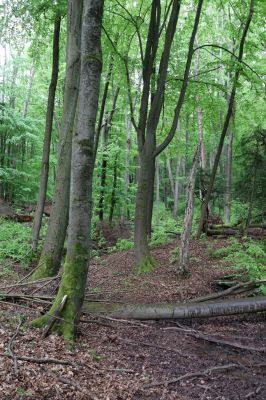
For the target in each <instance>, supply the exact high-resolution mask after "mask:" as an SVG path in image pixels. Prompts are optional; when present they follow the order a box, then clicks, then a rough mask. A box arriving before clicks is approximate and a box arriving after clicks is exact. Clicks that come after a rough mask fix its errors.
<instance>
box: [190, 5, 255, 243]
mask: <svg viewBox="0 0 266 400" xmlns="http://www.w3.org/2000/svg"><path fill="white" fill-rule="evenodd" d="M253 13H254V0H250V5H249V13H248V16H247V20H246V23H245V26H244V28H243V33H242V37H241V40H240V45H239V52H238V56H237V62H238V63H237V65H236V71H235V75H234V79H233V86H232V90H231V94H230V98H229V101H228V109H227V114H226V117H225V121H224V125H223V129H222V133H221V137H220V141H219V145H218V149H217V152H216V156H215V160H214V165H213V168H212V173H211V177H210V182H209V186H208V191H207V194H206V196H205V198H204V201H203V204H202V208H201V216H200V220H199V226H198V231H197V238H199V237H200V235H201V232H202V228H203V226H204V221H205V216H206V212H207V208H208V204H209V201H210V198H211V193H212V190H213V186H214V181H215V176H216V172H217V168H218V166H219V161H220V157H221V153H222V150H223V144H224V139H225V136H226V133H227V129H228V126H229V123H230V119H231V116H232V113H233V107H234V100H235V95H236V89H237V85H238V79H239V76H240V72H241V62H242V58H243V53H244V45H245V40H246V37H247V34H248V30H249V26H250V23H251V20H252V16H253Z"/></svg>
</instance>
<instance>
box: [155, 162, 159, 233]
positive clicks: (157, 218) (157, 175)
mask: <svg viewBox="0 0 266 400" xmlns="http://www.w3.org/2000/svg"><path fill="white" fill-rule="evenodd" d="M159 222H160V164H159V159H158V158H157V160H156V225H159Z"/></svg>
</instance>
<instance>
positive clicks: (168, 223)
mask: <svg viewBox="0 0 266 400" xmlns="http://www.w3.org/2000/svg"><path fill="white" fill-rule="evenodd" d="M178 232H181V226H180V224H179V223H178V222H177V221H176V220H175V219H174V218H173V217H172V216H171V214H170V213H169V211H167V210H165V209H164V210H162V212H160V221H159V224H157V225H155V224H154V225H153V232H152V237H151V240H150V246H151V247H154V246H159V245H161V244H165V243H168V242H170V241H171V240H172V239H173V236H172V235H173V234H175V233H178Z"/></svg>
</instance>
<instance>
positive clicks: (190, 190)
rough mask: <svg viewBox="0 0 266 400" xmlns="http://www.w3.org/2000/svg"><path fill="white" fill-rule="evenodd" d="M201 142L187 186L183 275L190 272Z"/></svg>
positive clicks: (182, 261) (182, 262)
mask: <svg viewBox="0 0 266 400" xmlns="http://www.w3.org/2000/svg"><path fill="white" fill-rule="evenodd" d="M200 151H201V149H200V144H199V145H198V146H197V148H196V151H195V154H194V157H193V162H192V167H191V171H190V176H189V181H188V186H187V201H186V208H185V218H184V223H183V226H184V229H183V232H182V234H181V246H180V259H179V272H180V273H181V274H182V275H185V274H187V273H188V264H189V240H190V235H191V228H192V220H193V198H194V190H195V181H196V172H197V163H198V158H199V155H200Z"/></svg>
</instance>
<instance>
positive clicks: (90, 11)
mask: <svg viewBox="0 0 266 400" xmlns="http://www.w3.org/2000/svg"><path fill="white" fill-rule="evenodd" d="M72 5H73V3H72V1H70V2H69V6H72ZM79 5H80V8H81V6H82V2H80V4H79ZM71 12H72V10H71V11H70V13H71ZM102 15H103V0H84V1H83V17H82V30H81V66H80V84H79V95H78V104H77V111H76V123H75V128H74V136H73V144H72V165H71V190H70V214H69V234H68V243H67V255H66V261H65V265H64V272H63V276H62V279H61V283H60V287H59V291H58V293H57V296H56V298H55V301H54V303H53V305H52V307H51V309H50V311H49V312H48V313H47V314H46V315H44V316H42V317H40V318H39V319H37V320H35V321H33V325H34V326H43V325H45V324H46V323H47V321H48V320H49V318H50V316H51V315H52V314H53V313H54V312H55V310H56V309H57V308H58V305H59V304H60V303H61V302H62V300H63V299H64V300H65V299H66V303H65V305H64V308H63V310H62V312H61V316H62V319H61V320H60V321H58V322H57V324H56V327H55V329H56V330H58V331H60V332H61V333H62V334H63V336H64V337H65V338H66V339H68V340H71V339H73V338H74V334H75V326H76V324H77V322H78V320H79V315H80V311H81V306H82V303H83V298H84V292H85V287H86V282H87V271H88V261H89V243H90V217H91V211H90V209H91V206H92V204H91V196H92V176H93V146H94V136H95V125H96V116H97V108H98V98H99V90H100V76H101V69H102V54H101V26H102ZM72 34H73V32H72ZM66 296H67V297H66Z"/></svg>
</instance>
